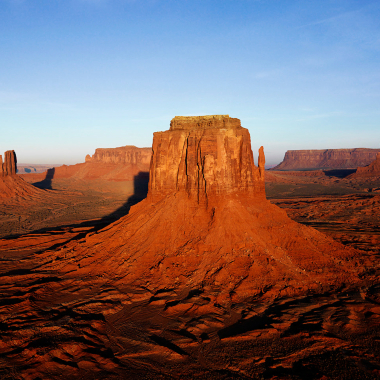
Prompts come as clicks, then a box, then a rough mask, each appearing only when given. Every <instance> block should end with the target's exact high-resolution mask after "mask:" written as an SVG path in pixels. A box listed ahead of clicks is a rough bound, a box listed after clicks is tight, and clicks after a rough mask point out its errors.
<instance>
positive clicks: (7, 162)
mask: <svg viewBox="0 0 380 380" xmlns="http://www.w3.org/2000/svg"><path fill="white" fill-rule="evenodd" d="M16 173H17V157H16V153H15V151H14V150H7V151H6V152H5V153H4V162H3V158H2V156H1V155H0V176H1V177H6V176H11V175H16Z"/></svg>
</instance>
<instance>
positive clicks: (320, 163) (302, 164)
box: [273, 148, 380, 170]
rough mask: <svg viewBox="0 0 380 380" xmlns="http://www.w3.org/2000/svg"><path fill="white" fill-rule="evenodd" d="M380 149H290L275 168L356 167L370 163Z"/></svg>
mask: <svg viewBox="0 0 380 380" xmlns="http://www.w3.org/2000/svg"><path fill="white" fill-rule="evenodd" d="M378 152H380V149H368V148H356V149H324V150H312V149H311V150H288V151H287V152H286V153H285V157H284V160H283V161H282V162H281V163H280V164H279V165H277V166H276V167H274V168H273V170H311V169H313V170H317V169H356V168H357V167H359V166H365V165H368V164H370V163H371V162H372V161H373V160H374V159H375V157H376V154H377V153H378Z"/></svg>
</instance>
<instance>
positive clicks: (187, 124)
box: [170, 115, 241, 131]
mask: <svg viewBox="0 0 380 380" xmlns="http://www.w3.org/2000/svg"><path fill="white" fill-rule="evenodd" d="M239 127H241V123H240V119H236V118H232V117H230V116H229V115H205V116H175V117H174V118H173V119H172V120H171V122H170V130H171V131H174V130H192V129H214V128H239Z"/></svg>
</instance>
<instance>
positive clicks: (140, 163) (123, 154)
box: [33, 145, 152, 181]
mask: <svg viewBox="0 0 380 380" xmlns="http://www.w3.org/2000/svg"><path fill="white" fill-rule="evenodd" d="M151 156H152V148H137V147H135V146H133V145H127V146H122V147H118V148H98V149H96V150H95V153H94V154H93V155H92V156H90V155H89V154H88V155H87V156H86V158H85V162H84V163H80V164H76V165H62V166H59V167H55V168H54V175H53V176H52V178H51V179H53V178H54V179H59V178H76V179H85V180H92V179H103V180H108V181H132V180H133V179H134V177H135V176H136V175H138V173H140V172H148V171H149V165H150V159H151ZM33 175H34V177H35V178H37V176H36V175H35V174H33ZM47 175H48V172H47V171H46V172H45V173H43V175H40V176H39V177H40V178H38V179H41V180H43V177H44V176H47Z"/></svg>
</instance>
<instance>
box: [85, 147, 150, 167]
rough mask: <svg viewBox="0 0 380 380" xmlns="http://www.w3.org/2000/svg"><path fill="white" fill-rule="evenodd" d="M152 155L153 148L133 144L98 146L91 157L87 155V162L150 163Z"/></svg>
mask: <svg viewBox="0 0 380 380" xmlns="http://www.w3.org/2000/svg"><path fill="white" fill-rule="evenodd" d="M151 156H152V149H151V148H137V147H135V146H133V145H126V146H122V147H119V148H98V149H96V150H95V154H94V155H93V156H92V157H91V156H90V155H89V154H88V155H87V156H86V159H85V162H91V163H95V162H102V163H105V164H130V165H137V164H143V165H144V164H145V165H149V164H150V158H151Z"/></svg>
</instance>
